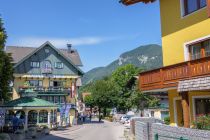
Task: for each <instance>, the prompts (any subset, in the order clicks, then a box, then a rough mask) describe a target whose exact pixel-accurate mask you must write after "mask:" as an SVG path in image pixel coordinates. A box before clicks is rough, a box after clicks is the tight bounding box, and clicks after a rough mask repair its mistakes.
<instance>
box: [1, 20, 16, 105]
mask: <svg viewBox="0 0 210 140" xmlns="http://www.w3.org/2000/svg"><path fill="white" fill-rule="evenodd" d="M6 39H7V34H6V31H5V28H4V27H3V21H2V19H1V18H0V82H1V84H0V100H4V101H8V100H10V96H9V94H8V92H9V90H10V83H11V81H12V80H13V65H12V57H11V54H7V53H6V52H5V51H4V49H5V44H6Z"/></svg>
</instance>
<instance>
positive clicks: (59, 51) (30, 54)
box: [6, 41, 84, 74]
mask: <svg viewBox="0 0 210 140" xmlns="http://www.w3.org/2000/svg"><path fill="white" fill-rule="evenodd" d="M46 45H49V46H50V47H51V48H52V49H54V50H55V51H56V52H57V53H58V54H60V55H61V56H63V58H64V59H66V60H67V61H68V62H69V63H70V64H72V65H73V66H74V67H75V68H76V69H77V70H78V71H79V72H80V73H81V74H84V72H83V71H82V70H81V69H80V68H79V67H77V66H76V65H75V64H74V63H73V62H72V61H71V59H70V58H69V57H68V56H67V54H66V53H63V52H65V51H62V50H59V49H56V48H55V47H54V46H53V45H52V44H51V43H50V42H49V41H47V42H45V43H44V44H42V45H41V46H40V47H38V48H34V49H31V50H30V49H28V48H27V49H26V50H27V53H28V54H25V56H24V57H23V58H21V59H20V57H19V61H18V62H17V63H16V64H15V65H14V67H17V66H18V65H20V64H21V63H22V62H24V61H25V60H26V59H28V58H29V57H30V56H32V55H33V54H35V53H36V52H38V51H39V50H41V49H42V48H44V47H45V46H46ZM6 52H7V53H11V52H9V51H7V50H6ZM16 53H20V54H19V55H18V56H20V55H24V50H22V51H21V50H19V52H16V51H15V52H13V54H14V55H15V54H16ZM65 54H66V55H65Z"/></svg>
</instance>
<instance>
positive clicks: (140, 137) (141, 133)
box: [135, 121, 149, 140]
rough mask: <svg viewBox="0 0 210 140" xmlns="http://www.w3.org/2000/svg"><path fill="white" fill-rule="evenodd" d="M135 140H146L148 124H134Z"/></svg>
mask: <svg viewBox="0 0 210 140" xmlns="http://www.w3.org/2000/svg"><path fill="white" fill-rule="evenodd" d="M135 131H136V132H135V140H148V133H149V132H148V124H147V123H143V122H139V121H137V122H136V125H135Z"/></svg>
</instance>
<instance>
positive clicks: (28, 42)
mask: <svg viewBox="0 0 210 140" xmlns="http://www.w3.org/2000/svg"><path fill="white" fill-rule="evenodd" d="M109 40H112V39H110V38H106V37H80V38H50V37H23V38H20V39H17V40H16V41H15V42H14V44H15V45H19V46H31V47H37V46H40V45H42V44H43V43H44V42H46V41H50V42H51V43H52V44H53V45H54V46H56V47H65V46H66V44H67V43H70V44H72V45H73V46H81V45H95V44H100V43H103V42H106V41H109Z"/></svg>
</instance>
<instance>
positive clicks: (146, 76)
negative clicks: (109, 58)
mask: <svg viewBox="0 0 210 140" xmlns="http://www.w3.org/2000/svg"><path fill="white" fill-rule="evenodd" d="M205 76H210V57H205V58H201V59H197V60H192V61H187V62H183V63H178V64H175V65H171V66H166V67H162V68H159V69H155V70H151V71H145V72H142V73H140V74H139V79H140V82H139V83H140V85H139V86H140V89H141V91H145V92H146V91H151V90H152V91H153V90H157V91H158V90H160V91H161V90H166V89H170V88H177V86H178V81H180V80H188V79H193V78H198V77H205Z"/></svg>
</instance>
